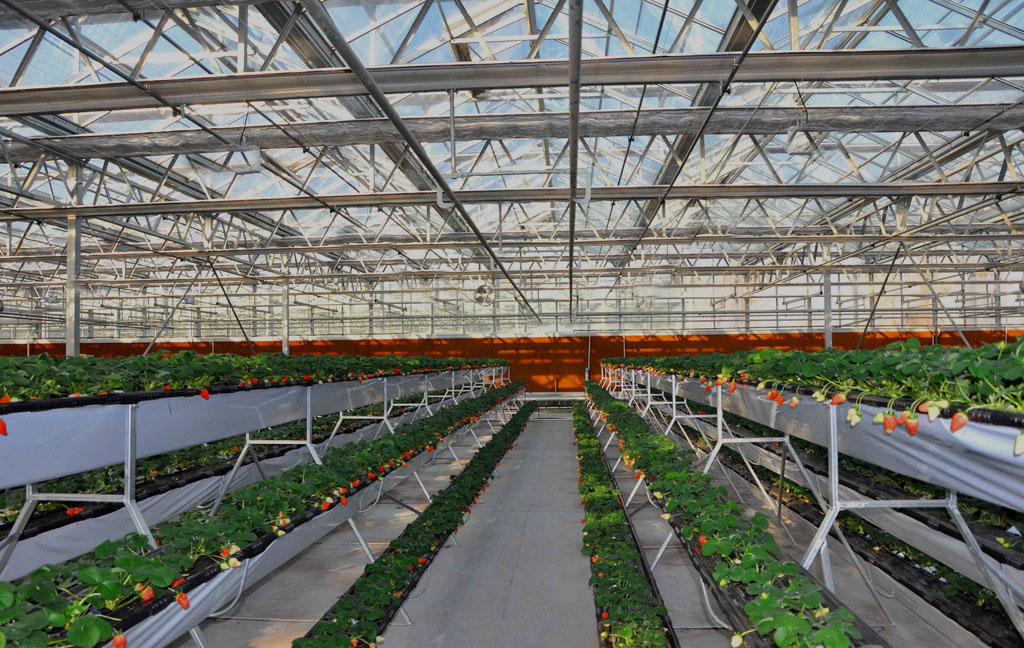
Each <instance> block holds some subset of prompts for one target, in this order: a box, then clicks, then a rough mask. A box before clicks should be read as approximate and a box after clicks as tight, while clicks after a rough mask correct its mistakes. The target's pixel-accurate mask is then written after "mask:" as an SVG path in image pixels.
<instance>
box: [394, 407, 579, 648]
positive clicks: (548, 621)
mask: <svg viewBox="0 0 1024 648" xmlns="http://www.w3.org/2000/svg"><path fill="white" fill-rule="evenodd" d="M577 467H578V464H577V462H576V449H575V446H574V445H573V442H572V420H571V418H570V417H569V415H568V414H567V413H565V412H564V411H563V412H561V413H557V414H549V413H545V412H538V413H537V414H535V415H534V417H533V418H532V419H531V420H530V423H529V424H528V425H527V427H526V429H525V430H524V432H523V434H522V436H521V437H520V438H519V441H518V442H517V443H516V447H515V450H514V451H513V452H512V453H510V454H508V455H506V456H505V459H504V461H503V462H502V463H501V464H500V465H499V466H498V468H497V470H496V471H495V477H494V480H493V481H492V482H491V486H490V487H489V488H488V489H487V492H486V493H484V495H483V496H482V497H481V498H480V500H479V502H478V504H477V505H476V506H474V507H473V512H472V514H471V515H470V516H469V518H468V521H467V522H466V524H465V526H463V527H462V529H460V530H459V532H458V534H457V535H456V539H457V541H458V543H459V546H458V547H453V546H451V545H450V543H449V546H447V547H446V548H445V549H444V550H443V551H441V552H440V554H438V557H437V559H436V560H435V562H434V563H433V565H432V566H431V569H430V572H429V574H428V576H427V577H425V578H424V579H423V581H421V585H420V587H419V588H418V589H417V590H416V591H415V593H414V594H413V595H412V596H410V598H409V601H408V603H406V604H405V606H404V609H405V610H406V612H408V614H409V616H410V617H411V619H412V621H413V625H412V626H406V625H402V624H403V621H402V618H401V617H400V616H399V617H398V618H396V619H395V622H394V623H392V624H391V626H390V627H389V628H388V630H387V632H386V633H385V635H384V637H385V642H384V645H385V646H387V648H427V647H431V646H437V647H440V646H444V647H445V648H506V647H508V648H512V647H513V646H515V647H517V648H520V647H523V646H560V647H562V648H577V647H579V648H592V647H593V646H597V645H598V640H597V620H596V611H595V608H594V599H593V596H592V595H591V591H590V585H589V583H588V581H589V578H590V567H589V564H588V561H587V558H586V556H584V555H583V554H582V553H581V550H582V547H583V542H582V540H583V538H582V534H581V527H580V519H581V518H582V517H583V507H582V506H580V503H579V494H578V493H579V491H578V490H577V488H576V469H577Z"/></svg>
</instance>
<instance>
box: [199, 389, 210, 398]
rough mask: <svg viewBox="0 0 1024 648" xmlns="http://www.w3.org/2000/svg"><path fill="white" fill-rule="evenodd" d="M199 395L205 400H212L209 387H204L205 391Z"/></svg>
mask: <svg viewBox="0 0 1024 648" xmlns="http://www.w3.org/2000/svg"><path fill="white" fill-rule="evenodd" d="M199 396H200V397H201V398H202V399H203V400H210V390H209V389H204V390H203V391H201V392H199Z"/></svg>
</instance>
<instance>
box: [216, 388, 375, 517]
mask: <svg viewBox="0 0 1024 648" xmlns="http://www.w3.org/2000/svg"><path fill="white" fill-rule="evenodd" d="M384 381H385V382H384V385H385V386H384V393H385V395H386V394H387V379H386V378H385V379H384ZM312 397H313V389H312V387H308V386H307V387H306V435H305V438H303V439H254V438H252V434H251V433H249V432H246V433H245V444H244V445H243V446H242V450H241V451H240V452H239V453H238V459H236V460H235V465H234V466H232V467H231V472H229V473H228V474H227V475H225V477H224V479H223V480H221V484H220V489H219V490H218V492H217V499H216V500H214V502H213V506H212V507H211V508H210V511H209V513H208V514H207V515H209V516H210V517H213V516H214V515H216V513H217V511H218V509H220V505H221V503H223V501H224V497H225V496H226V495H227V494H228V491H229V490H230V489H231V483H232V482H233V481H234V480H235V475H236V474H237V473H238V470H239V469H240V468H241V467H242V464H243V463H244V462H245V456H246V454H248V453H252V460H253V463H254V464H256V469H257V470H258V471H259V473H260V477H261V478H263V479H266V474H265V473H264V472H263V467H262V466H261V465H260V460H259V456H258V455H257V454H256V449H255V446H261V445H286V446H305V448H306V449H307V450H309V454H310V456H311V457H312V458H313V462H314V463H315V464H316V465H318V466H322V465H323V463H324V462H323V459H321V458H320V452H321V451H320V450H318V449H317V448H316V446H315V445H314V444H313V409H312ZM342 418H344V415H342V416H340V417H339V418H338V423H337V425H335V426H334V431H333V432H331V436H330V437H329V438H328V439H327V442H326V443H324V444H321V446H320V447H321V449H322V450H326V449H327V448H328V447H330V442H331V441H332V440H333V439H334V435H335V434H337V432H338V430H339V429H340V428H341V421H342ZM350 418H353V417H350Z"/></svg>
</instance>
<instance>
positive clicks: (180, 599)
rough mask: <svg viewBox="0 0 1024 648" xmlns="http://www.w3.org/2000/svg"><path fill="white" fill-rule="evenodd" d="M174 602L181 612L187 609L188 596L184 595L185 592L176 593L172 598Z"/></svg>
mask: <svg viewBox="0 0 1024 648" xmlns="http://www.w3.org/2000/svg"><path fill="white" fill-rule="evenodd" d="M174 600H175V601H177V603H178V605H180V606H181V609H182V610H187V609H188V595H187V594H185V592H178V595H177V596H175V597H174Z"/></svg>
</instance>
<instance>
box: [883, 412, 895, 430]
mask: <svg viewBox="0 0 1024 648" xmlns="http://www.w3.org/2000/svg"><path fill="white" fill-rule="evenodd" d="M882 427H883V428H885V433H886V434H892V431H893V430H895V429H896V417H895V416H893V414H892V412H888V413H886V414H885V415H884V416H882Z"/></svg>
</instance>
